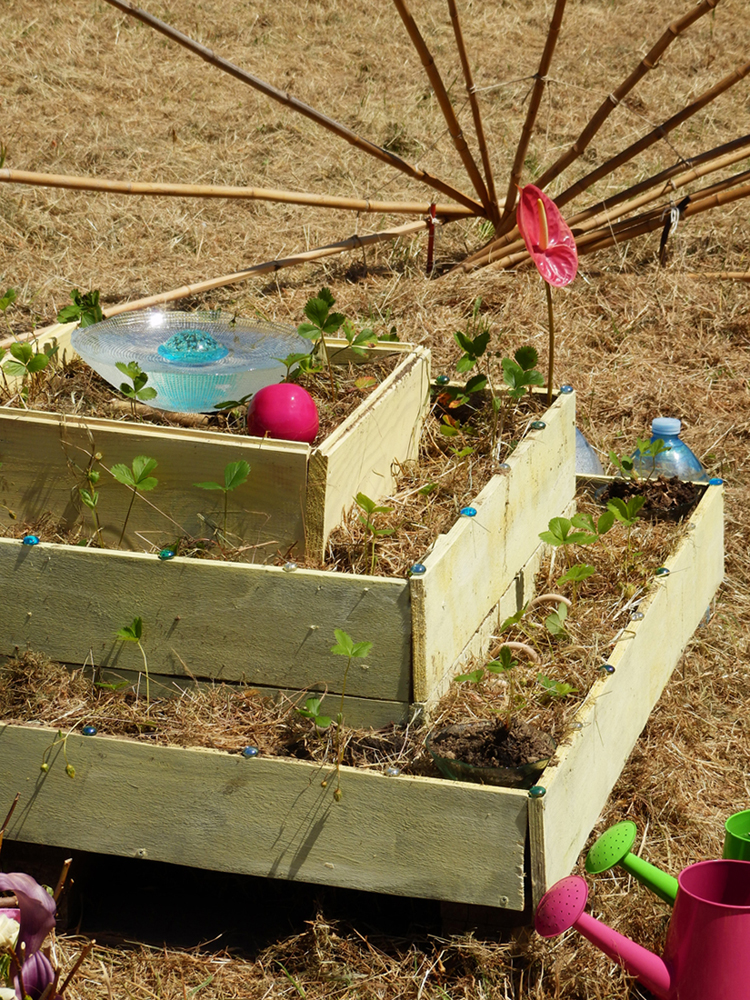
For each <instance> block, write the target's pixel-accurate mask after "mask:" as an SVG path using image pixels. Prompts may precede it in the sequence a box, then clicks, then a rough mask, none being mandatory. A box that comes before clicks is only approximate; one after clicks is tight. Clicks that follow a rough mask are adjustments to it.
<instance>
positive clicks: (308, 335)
mask: <svg viewBox="0 0 750 1000" xmlns="http://www.w3.org/2000/svg"><path fill="white" fill-rule="evenodd" d="M297 333H298V334H299V335H300V337H304V338H305V340H319V339H320V337H322V336H323V332H322V330H321V329H320V327H319V326H314V325H313V324H312V323H300V325H299V326H298V327H297Z"/></svg>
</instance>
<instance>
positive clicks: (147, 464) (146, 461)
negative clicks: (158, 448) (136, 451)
mask: <svg viewBox="0 0 750 1000" xmlns="http://www.w3.org/2000/svg"><path fill="white" fill-rule="evenodd" d="M157 465H158V462H157V461H156V459H155V458H149V457H148V455H136V457H135V458H134V459H133V475H134V476H135V480H136V483H137V484H138V485H141V483H142V482H144V481H145V479H146V478H147V477H148V476H149V475H150V473H152V472H153V471H154V469H155V468H156V466H157ZM154 485H156V484H154Z"/></svg>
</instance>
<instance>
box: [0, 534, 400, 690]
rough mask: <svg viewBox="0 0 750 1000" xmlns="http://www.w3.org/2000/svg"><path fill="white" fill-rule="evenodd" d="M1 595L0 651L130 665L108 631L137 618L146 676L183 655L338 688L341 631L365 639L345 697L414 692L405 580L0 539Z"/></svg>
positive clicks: (271, 681)
mask: <svg viewBox="0 0 750 1000" xmlns="http://www.w3.org/2000/svg"><path fill="white" fill-rule="evenodd" d="M0 593H2V594H3V595H4V601H3V610H2V614H1V615H0V653H4V654H8V653H11V652H12V651H13V647H14V646H16V645H18V646H20V647H21V648H23V647H25V646H26V645H27V644H28V645H29V646H30V647H31V648H32V649H35V650H38V651H40V652H44V653H46V654H47V655H48V656H50V657H52V658H53V659H57V660H60V661H61V662H63V663H83V662H85V661H86V659H87V657H88V658H89V660H91V658H93V662H94V663H96V664H99V665H101V666H110V667H118V668H119V667H122V668H125V669H132V670H139V669H141V667H142V660H141V657H140V653H139V651H138V648H137V646H135V644H134V643H121V642H117V641H116V640H115V638H114V634H115V632H116V630H117V629H118V628H121V627H123V626H124V625H128V624H130V622H131V621H132V620H133V618H134V617H135V616H137V615H139V616H141V617H142V618H143V628H144V640H143V645H144V648H145V650H146V654H147V656H148V660H149V668H150V669H152V670H153V671H154V673H162V674H176V675H178V676H180V675H182V676H184V675H185V671H184V668H183V666H182V664H181V663H180V659H179V658H180V657H181V658H182V660H183V661H184V662H185V664H186V665H187V667H188V669H189V671H190V672H191V673H192V674H193V675H194V676H195V677H197V678H200V679H207V678H211V677H214V678H217V679H220V680H225V681H244V682H246V683H248V684H261V685H266V686H272V687H279V688H292V689H300V688H305V687H307V686H308V685H313V684H323V685H327V686H328V690H329V691H331V692H336V691H338V692H340V691H341V684H342V678H343V670H344V666H345V664H346V660H345V659H344V658H343V657H340V656H332V655H331V653H330V649H331V646H333V644H334V642H335V637H334V629H335V628H342V629H344V630H346V631H347V632H349V634H350V635H351V636H352V637H353V638H354V639H355V640H356V641H364V640H370V641H372V642H373V650H372V655H371V656H370V657H368V659H367V660H366V661H364V662H360V661H355V662H354V663H353V665H352V668H351V670H350V673H349V679H348V684H347V691H348V692H349V694H350V695H352V696H357V697H361V698H374V699H387V700H390V699H393V700H395V701H401V702H406V701H409V700H410V697H411V685H410V672H409V671H410V660H411V648H410V607H409V589H408V583H407V581H405V580H386V579H382V578H378V577H352V576H345V575H344V574H339V573H325V572H317V571H313V570H297V571H296V572H293V573H287V572H284V570H282V569H280V568H277V567H271V566H248V565H243V564H238V563H220V562H208V561H202V560H196V559H183V558H181V557H177V558H176V559H172V560H170V561H168V562H162V561H161V560H159V559H158V558H157V557H156V556H146V555H142V554H140V553H134V552H109V551H106V550H102V549H82V548H77V547H75V546H69V545H46V544H40V545H38V546H33V547H32V546H25V545H22V544H21V542H20V541H18V540H13V539H0ZM8 595H12V599H10V600H9V599H8Z"/></svg>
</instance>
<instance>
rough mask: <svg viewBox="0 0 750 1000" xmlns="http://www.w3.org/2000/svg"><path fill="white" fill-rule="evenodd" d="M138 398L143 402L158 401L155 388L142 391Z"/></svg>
mask: <svg viewBox="0 0 750 1000" xmlns="http://www.w3.org/2000/svg"><path fill="white" fill-rule="evenodd" d="M136 396H137V397H138V399H140V400H141V401H145V400H147V399H156V389H154V388H153V386H148V387H147V388H146V389H141V390H139V391H137V392H136Z"/></svg>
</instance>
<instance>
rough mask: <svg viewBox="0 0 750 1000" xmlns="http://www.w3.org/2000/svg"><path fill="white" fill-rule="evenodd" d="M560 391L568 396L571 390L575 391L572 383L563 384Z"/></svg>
mask: <svg viewBox="0 0 750 1000" xmlns="http://www.w3.org/2000/svg"><path fill="white" fill-rule="evenodd" d="M560 392H562V393H564V394H565V395H566V396H567V395H569V394H570V393H571V392H573V386H572V385H561V386H560Z"/></svg>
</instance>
